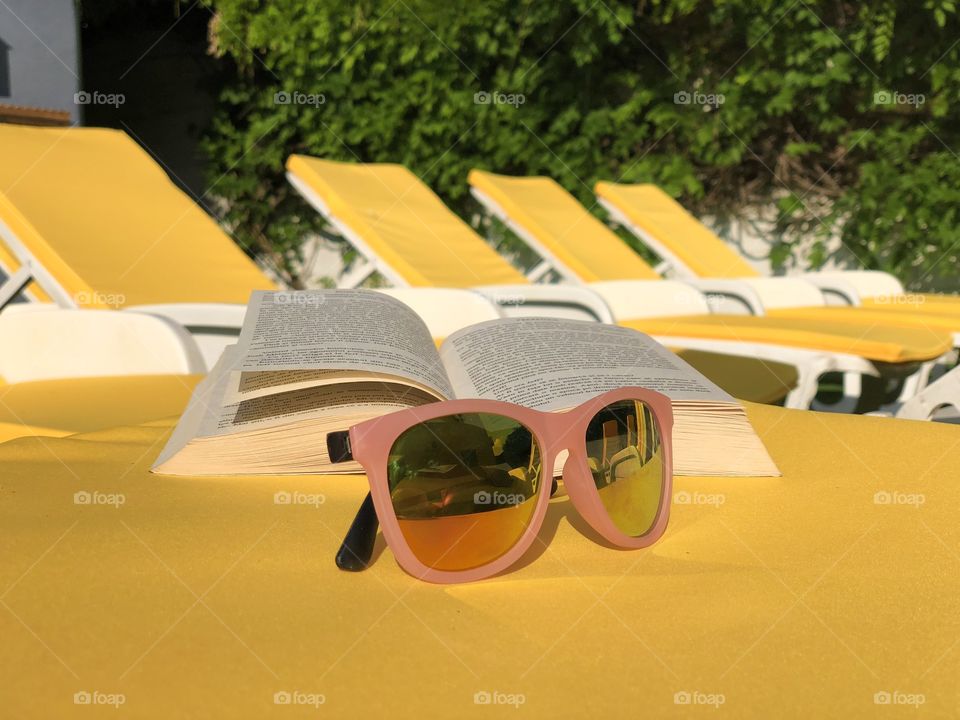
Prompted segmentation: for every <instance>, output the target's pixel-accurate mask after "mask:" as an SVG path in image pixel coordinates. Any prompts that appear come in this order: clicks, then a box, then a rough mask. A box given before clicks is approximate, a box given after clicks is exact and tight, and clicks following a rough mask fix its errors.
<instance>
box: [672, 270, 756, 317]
mask: <svg viewBox="0 0 960 720" xmlns="http://www.w3.org/2000/svg"><path fill="white" fill-rule="evenodd" d="M683 282H684V283H685V284H687V285H690V286H691V287H695V288H696V289H697V290H699V291H700V292H702V293H703V294H704V295H706V298H707V302H708V303H709V305H710V309H711V310H712V311H713V312H715V313H730V314H733V313H737V312H740V313H743V312H744V311H745V312H746V314H748V315H763V314H764V308H763V300H762V299H761V298H760V295H759V294H758V293H757V292H756V291H755V290H754V289H753V288H751V287H750V286H749V285H747V284H746V283H743V282H741V281H739V280H726V279H722V278H696V279H685V280H684V281H683ZM731 300H732V301H733V305H734V307H733V308H731V307H730V303H729V302H728V301H731Z"/></svg>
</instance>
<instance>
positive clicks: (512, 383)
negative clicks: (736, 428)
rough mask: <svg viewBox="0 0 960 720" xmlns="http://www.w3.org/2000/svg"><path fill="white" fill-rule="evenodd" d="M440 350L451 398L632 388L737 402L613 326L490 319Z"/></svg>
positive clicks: (585, 395) (543, 404) (580, 398)
mask: <svg viewBox="0 0 960 720" xmlns="http://www.w3.org/2000/svg"><path fill="white" fill-rule="evenodd" d="M440 356H441V357H442V358H443V362H444V365H446V367H447V372H448V374H449V376H450V380H451V383H452V385H453V388H454V393H455V396H456V397H457V398H473V397H476V398H488V399H493V400H503V401H506V402H512V403H516V404H518V405H523V406H525V407H529V408H534V409H537V410H559V409H563V408H569V407H573V406H575V405H578V404H580V403H582V402H584V401H585V400H587V399H589V398H591V397H594V396H596V395H598V394H600V393H603V392H606V391H608V390H614V389H616V388H619V387H624V386H639V387H644V388H649V389H650V390H656V391H658V392H661V393H663V394H664V395H667V396H668V397H670V398H671V399H672V400H692V401H701V402H721V403H736V401H735V400H734V399H733V398H732V397H730V395H728V394H727V393H726V392H724V391H723V390H721V389H720V388H719V387H717V386H716V385H714V384H713V383H712V382H710V381H709V380H708V379H707V378H705V377H704V376H703V375H701V374H700V373H699V372H697V371H696V370H694V369H693V368H692V367H690V366H689V365H688V364H687V363H685V362H684V361H683V360H681V359H680V358H678V357H677V356H676V355H674V354H673V353H672V352H670V351H669V350H667V349H666V348H665V347H663V345H661V344H660V343H658V342H656V341H655V340H653V339H652V338H650V337H648V336H647V335H644V334H643V333H641V332H638V331H636V330H631V329H629V328H623V327H617V326H614V325H604V324H601V323H594V322H588V321H582V320H565V319H556V318H528V317H517V318H506V319H502V320H490V321H487V322H484V323H480V324H478V325H473V326H471V327H468V328H464V329H463V330H459V331H457V332H455V333H454V334H453V335H451V336H450V337H449V338H447V340H446V341H445V342H444V343H443V345H442V346H441V348H440Z"/></svg>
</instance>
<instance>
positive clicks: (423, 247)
mask: <svg viewBox="0 0 960 720" xmlns="http://www.w3.org/2000/svg"><path fill="white" fill-rule="evenodd" d="M287 170H288V171H289V172H290V174H291V175H293V176H294V177H296V179H297V180H298V181H299V182H300V183H302V184H304V185H306V186H307V187H308V188H309V190H310V191H311V192H312V193H314V194H315V195H316V196H317V197H318V198H319V199H320V201H321V202H322V203H323V204H324V205H325V206H326V207H327V208H328V210H329V212H330V214H331V215H332V216H334V217H335V218H336V219H337V221H338V222H340V223H343V224H345V225H346V226H347V227H348V228H349V229H350V231H351V232H352V233H353V234H354V235H355V236H357V237H358V238H360V239H362V241H363V243H364V244H365V245H366V246H367V248H369V250H370V251H372V252H373V253H375V254H376V255H377V256H378V257H379V258H380V260H382V261H383V262H384V263H386V264H387V265H388V266H389V267H390V268H391V269H392V270H393V271H394V272H395V273H397V274H398V275H399V276H400V277H402V278H403V279H404V280H405V281H406V282H407V283H408V284H410V285H412V286H415V287H416V286H421V287H454V288H463V287H472V286H476V285H498V284H505V283H525V282H527V280H526V278H525V277H524V275H523V274H522V273H521V272H520V271H518V270H515V269H514V268H513V266H512V265H510V263H509V262H507V261H506V260H505V259H504V258H502V257H501V256H500V255H499V254H497V252H496V251H495V250H494V249H493V248H491V247H490V246H489V245H487V243H486V242H485V241H484V240H483V239H482V238H481V237H480V236H479V235H477V233H476V232H474V231H473V229H472V228H471V227H470V226H469V225H467V224H466V223H465V222H464V221H463V220H461V219H460V218H459V217H458V216H457V215H456V213H454V212H453V211H452V210H450V209H449V208H448V207H447V206H446V205H444V203H443V201H442V200H441V199H440V198H439V197H437V196H436V195H435V194H434V193H433V191H431V190H430V188H428V187H427V186H426V185H425V184H424V183H423V182H422V181H421V180H420V179H419V178H418V177H417V176H416V175H414V174H413V173H412V172H410V171H409V170H407V169H406V168H405V167H403V166H402V165H393V164H376V163H370V164H362V163H345V162H335V161H332V160H321V159H319V158H313V157H308V156H305V155H292V156H291V157H290V158H289V159H288V160H287Z"/></svg>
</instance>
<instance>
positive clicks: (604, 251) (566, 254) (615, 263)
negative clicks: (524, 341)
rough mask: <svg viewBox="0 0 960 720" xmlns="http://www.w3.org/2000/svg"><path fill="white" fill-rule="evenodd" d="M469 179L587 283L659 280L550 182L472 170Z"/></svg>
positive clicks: (649, 269) (626, 247)
mask: <svg viewBox="0 0 960 720" xmlns="http://www.w3.org/2000/svg"><path fill="white" fill-rule="evenodd" d="M468 180H469V182H470V184H471V185H472V186H473V187H475V188H476V189H477V190H480V191H481V192H483V193H484V194H486V195H488V196H489V197H490V198H491V199H493V200H494V201H495V202H496V203H497V204H498V205H499V206H500V207H501V208H503V209H504V211H505V212H506V214H507V216H508V217H509V218H510V219H511V220H513V221H514V222H515V223H516V224H518V225H520V226H521V227H522V228H524V230H526V231H527V232H528V233H530V235H532V236H533V237H534V239H535V240H536V241H537V242H539V243H540V244H541V245H543V246H544V247H546V249H547V250H548V251H549V252H550V253H552V254H553V255H554V256H555V257H556V258H557V259H558V260H559V261H560V262H561V263H562V264H563V265H565V266H567V267H568V268H569V269H570V271H571V272H573V273H574V274H575V275H576V276H577V277H578V278H579V279H580V280H582V281H583V282H593V281H596V280H636V279H646V280H656V279H659V277H660V276H659V275H658V274H657V273H656V272H655V271H654V269H653V268H651V267H650V266H649V265H647V263H646V262H644V260H643V259H642V258H641V257H640V256H639V255H637V254H636V253H635V252H634V251H633V250H632V249H631V248H630V247H628V246H627V244H626V243H624V242H623V241H622V240H620V238H618V237H617V236H616V234H614V232H613V231H612V230H610V228H608V227H607V226H606V225H604V224H603V223H602V222H600V221H599V220H597V218H595V217H594V216H593V215H591V214H590V213H589V212H587V209H586V208H585V207H583V205H581V204H580V203H579V202H578V201H577V200H576V198H574V197H573V196H572V195H571V194H570V193H568V192H567V191H566V190H564V189H563V188H562V187H561V186H560V185H558V184H557V182H556V181H555V180H553V179H552V178H548V177H508V176H506V175H494V174H493V173H488V172H483V171H481V170H471V171H470V175H469V177H468Z"/></svg>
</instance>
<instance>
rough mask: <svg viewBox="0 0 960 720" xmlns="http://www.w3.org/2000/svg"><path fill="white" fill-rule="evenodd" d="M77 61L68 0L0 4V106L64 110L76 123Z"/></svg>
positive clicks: (74, 28) (74, 21)
mask: <svg viewBox="0 0 960 720" xmlns="http://www.w3.org/2000/svg"><path fill="white" fill-rule="evenodd" d="M79 58H80V51H79V42H78V29H77V19H76V12H75V10H74V0H3V2H2V3H0V104H4V105H23V106H27V107H35V108H46V109H49V110H60V111H66V112H69V113H70V117H71V118H72V119H73V120H74V121H75V122H76V121H77V120H78V119H79V108H78V107H77V105H76V104H75V103H74V97H73V96H74V93H76V92H77V91H78V89H79V86H80V80H79V77H80V60H79Z"/></svg>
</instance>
